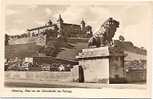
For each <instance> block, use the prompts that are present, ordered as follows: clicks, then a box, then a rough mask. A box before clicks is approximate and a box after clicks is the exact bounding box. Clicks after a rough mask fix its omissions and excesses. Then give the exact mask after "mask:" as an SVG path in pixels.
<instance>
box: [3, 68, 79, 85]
mask: <svg viewBox="0 0 153 99" xmlns="http://www.w3.org/2000/svg"><path fill="white" fill-rule="evenodd" d="M77 75H79V74H78V69H77V68H76V69H75V70H72V71H71V72H50V71H5V80H9V79H12V80H33V81H36V82H37V81H57V82H73V81H78V80H77V79H78V78H77V77H78V76H77Z"/></svg>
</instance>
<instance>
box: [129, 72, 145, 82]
mask: <svg viewBox="0 0 153 99" xmlns="http://www.w3.org/2000/svg"><path fill="white" fill-rule="evenodd" d="M126 79H127V82H129V83H130V82H140V81H141V82H142V81H144V82H146V70H129V71H128V72H126Z"/></svg>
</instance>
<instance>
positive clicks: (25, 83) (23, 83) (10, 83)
mask: <svg viewBox="0 0 153 99" xmlns="http://www.w3.org/2000/svg"><path fill="white" fill-rule="evenodd" d="M5 86H6V87H30V88H31V87H32V88H96V89H102V88H113V89H146V88H147V86H146V84H101V83H78V82H56V81H33V80H13V79H9V80H5Z"/></svg>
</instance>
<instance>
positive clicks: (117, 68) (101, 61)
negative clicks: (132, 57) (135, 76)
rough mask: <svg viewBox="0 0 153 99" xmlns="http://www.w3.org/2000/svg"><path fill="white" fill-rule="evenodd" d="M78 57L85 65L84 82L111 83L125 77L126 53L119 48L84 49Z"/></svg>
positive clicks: (83, 65) (82, 64)
mask: <svg viewBox="0 0 153 99" xmlns="http://www.w3.org/2000/svg"><path fill="white" fill-rule="evenodd" d="M76 58H77V59H79V65H80V66H82V67H83V71H84V82H99V83H110V82H111V81H110V80H115V79H120V78H124V55H123V52H122V51H121V50H119V49H118V48H115V47H100V48H89V49H83V50H82V52H81V53H79V55H78V56H77V57H76Z"/></svg>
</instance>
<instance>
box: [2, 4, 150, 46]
mask: <svg viewBox="0 0 153 99" xmlns="http://www.w3.org/2000/svg"><path fill="white" fill-rule="evenodd" d="M151 11H152V10H151V7H150V5H149V4H146V3H144V4H143V3H140V4H130V5H129V4H128V5H126V4H124V5H116V4H115V5H109V4H107V5H105V4H103V5H7V6H6V13H5V15H6V17H5V25H6V26H5V27H6V33H7V34H9V35H15V34H22V33H25V32H26V30H27V29H30V28H34V27H38V26H43V25H44V24H46V23H47V22H48V19H51V20H52V21H53V22H56V20H57V18H58V16H59V14H61V16H62V18H63V20H64V22H65V23H73V24H80V22H81V20H82V19H84V20H85V22H86V24H87V25H91V26H92V28H93V32H96V31H97V30H98V29H99V28H100V26H101V25H102V23H103V22H104V21H105V20H107V19H108V18H109V17H113V18H114V19H115V20H117V21H119V22H120V26H119V28H118V29H117V31H116V33H115V37H114V39H118V37H119V35H123V36H124V37H125V40H127V41H132V42H133V43H134V45H136V46H138V47H145V48H147V47H148V39H149V38H150V34H151V21H152V20H151V19H152V13H151Z"/></svg>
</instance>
